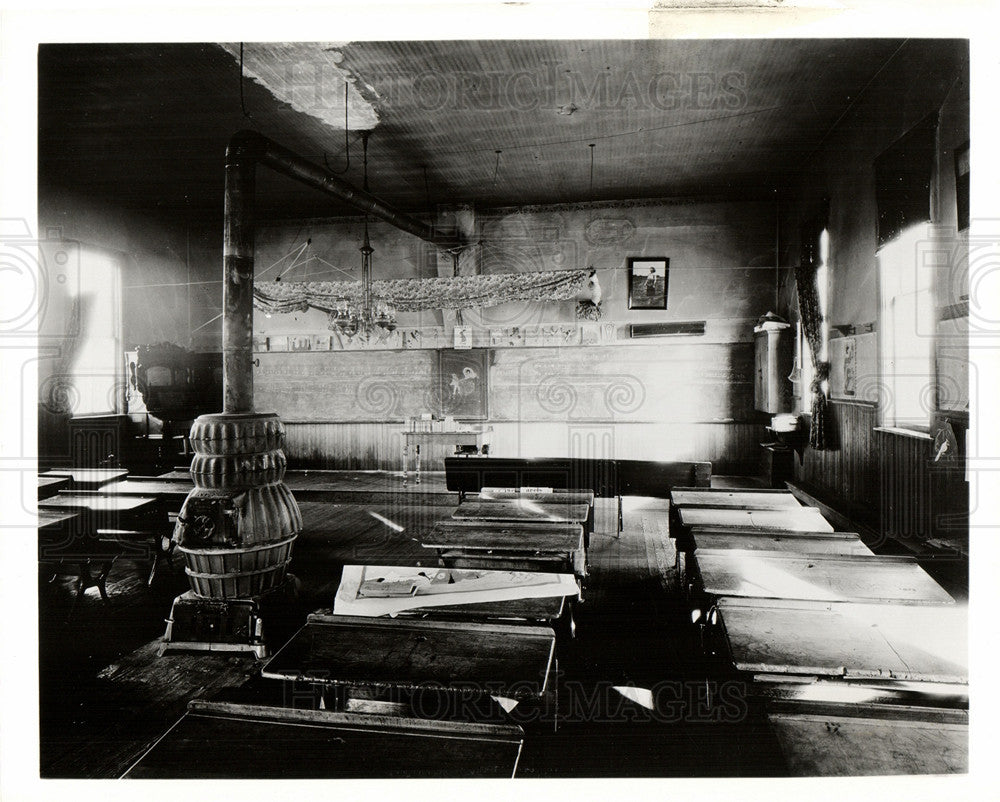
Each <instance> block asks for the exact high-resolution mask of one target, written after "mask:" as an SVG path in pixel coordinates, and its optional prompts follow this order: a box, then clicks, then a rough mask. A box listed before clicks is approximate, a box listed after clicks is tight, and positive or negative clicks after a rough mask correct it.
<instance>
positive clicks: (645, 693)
mask: <svg viewBox="0 0 1000 802" xmlns="http://www.w3.org/2000/svg"><path fill="white" fill-rule="evenodd" d="M612 687H613V688H614V689H615V690H616V691H618V693H620V694H621V695H622V696H624V697H625V698H626V699H628V700H629V701H630V702H635V703H636V704H637V705H642V706H643V707H645V708H646V709H647V710H653V709H654V707H655V705H654V704H653V692H652V691H651V690H649V689H647V688H636V687H634V686H632V685H613V686H612Z"/></svg>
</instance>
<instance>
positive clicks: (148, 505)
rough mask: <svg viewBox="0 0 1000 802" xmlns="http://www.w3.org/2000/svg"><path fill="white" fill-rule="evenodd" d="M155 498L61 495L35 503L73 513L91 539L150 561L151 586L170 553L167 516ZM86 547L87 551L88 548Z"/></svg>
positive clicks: (89, 546)
mask: <svg viewBox="0 0 1000 802" xmlns="http://www.w3.org/2000/svg"><path fill="white" fill-rule="evenodd" d="M160 503H161V502H159V501H158V500H157V499H156V498H153V497H151V496H132V495H128V496H126V495H105V494H102V493H100V492H92V493H60V494H59V495H56V496H52V498H47V499H42V500H40V501H39V502H38V507H39V512H41V510H54V511H63V512H67V511H76V512H79V513H80V514H81V516H82V518H83V519H84V521H85V522H86V523H85V526H86V529H87V533H88V535H89V536H90V539H92V540H94V541H100V542H103V543H104V544H116V545H117V546H118V548H119V553H120V554H124V553H125V552H131V553H132V554H133V555H134V556H136V557H139V558H145V559H149V560H150V570H149V575H148V577H147V579H146V582H147V584H152V582H153V579H154V577H155V576H156V569H157V567H158V566H159V563H160V560H161V557H163V556H165V555H167V554H169V553H170V551H171V550H172V548H173V544H172V543H169V544H168V545H167V546H166V547H164V545H163V542H162V541H163V538H162V536H163V534H164V532H163V531H160V530H161V529H162V528H163V527H165V526H166V525H167V519H166V516H164V515H163V514H162V513H163V510H162V508H161V507H160ZM91 547H92V544H91V543H88V545H87V546H86V548H91Z"/></svg>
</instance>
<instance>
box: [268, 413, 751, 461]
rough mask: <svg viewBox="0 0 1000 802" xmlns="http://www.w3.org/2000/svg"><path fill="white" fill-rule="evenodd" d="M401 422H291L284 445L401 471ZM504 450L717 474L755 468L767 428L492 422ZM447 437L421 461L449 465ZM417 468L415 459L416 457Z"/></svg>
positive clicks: (316, 457) (299, 452)
mask: <svg viewBox="0 0 1000 802" xmlns="http://www.w3.org/2000/svg"><path fill="white" fill-rule="evenodd" d="M403 425H404V424H403V423H402V421H396V422H388V423H386V422H373V423H336V422H326V423H324V422H314V421H310V422H302V421H285V433H286V440H285V452H286V454H287V455H288V460H289V465H290V466H292V467H296V468H317V469H318V468H325V469H343V470H359V471H363V470H389V471H399V470H402V438H401V437H400V433H401V432H402V430H403ZM487 425H490V426H492V427H493V442H492V445H491V446H490V454H492V455H494V456H498V457H543V456H544V457H552V456H580V457H607V458H609V459H642V460H709V461H711V462H712V466H713V471H714V472H715V473H728V474H752V473H754V471H755V469H756V460H757V459H758V456H757V452H758V450H759V445H758V443H759V442H760V439H761V435H762V430H761V427H760V426H758V425H756V424H752V423H736V422H728V423H637V422H631V421H630V422H585V421H581V422H566V421H563V422H560V423H554V422H547V423H539V422H531V423H514V422H501V421H497V422H487ZM453 451H454V449H453V448H452V447H450V446H448V445H447V444H442V445H437V446H428V447H424V448H422V449H421V467H422V469H423V470H428V471H441V470H444V458H445V457H446V456H450V455H451V453H453ZM410 467H411V469H412V462H411V466H410Z"/></svg>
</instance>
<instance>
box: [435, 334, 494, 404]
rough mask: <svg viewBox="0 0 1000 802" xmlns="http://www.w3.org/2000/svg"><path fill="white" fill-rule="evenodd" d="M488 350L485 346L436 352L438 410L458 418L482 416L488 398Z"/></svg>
mask: <svg viewBox="0 0 1000 802" xmlns="http://www.w3.org/2000/svg"><path fill="white" fill-rule="evenodd" d="M489 370H490V352H489V350H488V349H486V348H473V349H472V350H469V351H454V350H447V349H446V350H442V351H439V352H438V376H437V382H436V384H437V387H436V391H437V395H438V399H439V404H438V406H439V413H440V414H441V415H451V416H452V417H454V418H458V419H459V420H485V419H486V416H487V412H488V409H487V400H488V398H489Z"/></svg>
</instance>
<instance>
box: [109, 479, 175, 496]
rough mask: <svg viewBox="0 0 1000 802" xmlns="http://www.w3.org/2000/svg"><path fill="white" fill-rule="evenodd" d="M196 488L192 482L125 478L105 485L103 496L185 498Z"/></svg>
mask: <svg viewBox="0 0 1000 802" xmlns="http://www.w3.org/2000/svg"><path fill="white" fill-rule="evenodd" d="M193 488H194V485H193V484H192V483H191V482H188V483H186V484H185V483H184V482H174V481H156V480H154V479H139V480H136V479H125V480H124V481H121V482H114V483H112V484H108V485H104V487H102V488H101V489H100V491H99V492H100V494H101V495H102V496H159V497H161V498H164V497H165V498H181V499H183V498H185V497H186V496H187V494H188V493H190V492H191V490H192V489H193Z"/></svg>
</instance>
